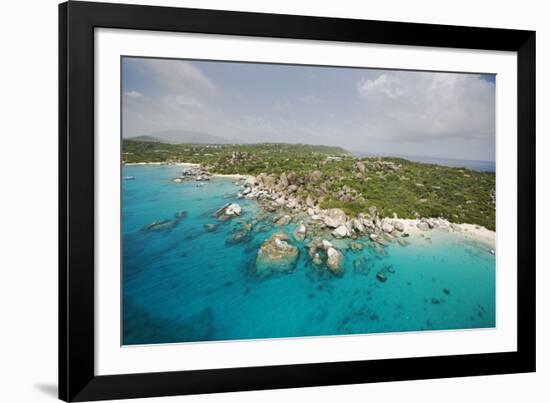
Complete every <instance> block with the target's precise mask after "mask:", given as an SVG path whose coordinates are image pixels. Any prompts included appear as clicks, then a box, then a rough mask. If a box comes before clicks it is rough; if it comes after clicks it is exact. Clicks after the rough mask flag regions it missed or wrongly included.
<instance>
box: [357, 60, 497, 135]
mask: <svg viewBox="0 0 550 403" xmlns="http://www.w3.org/2000/svg"><path fill="white" fill-rule="evenodd" d="M357 91H358V94H359V97H360V99H361V100H362V101H363V102H364V115H363V116H362V118H363V119H364V121H365V122H367V124H368V130H369V131H370V135H372V136H375V137H383V138H385V139H386V140H388V141H392V140H393V141H405V142H406V141H411V142H415V143H418V142H428V141H434V140H435V141H437V140H444V139H463V140H468V139H478V140H483V139H488V138H489V137H494V134H495V91H494V84H492V83H490V82H488V81H486V80H483V79H482V78H481V77H480V76H478V75H474V74H452V73H426V72H403V71H400V72H393V71H387V72H383V73H381V74H379V75H377V76H375V77H372V78H366V79H363V80H361V81H359V82H358V83H357Z"/></svg>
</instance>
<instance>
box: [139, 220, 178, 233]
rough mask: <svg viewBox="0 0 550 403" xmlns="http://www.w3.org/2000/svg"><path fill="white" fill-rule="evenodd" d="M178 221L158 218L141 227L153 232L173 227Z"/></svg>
mask: <svg viewBox="0 0 550 403" xmlns="http://www.w3.org/2000/svg"><path fill="white" fill-rule="evenodd" d="M178 223H179V220H177V219H176V220H160V221H153V222H152V223H150V224H147V225H146V226H145V227H143V230H144V231H147V232H153V231H166V230H170V229H172V228H175V227H176V226H177V225H178Z"/></svg>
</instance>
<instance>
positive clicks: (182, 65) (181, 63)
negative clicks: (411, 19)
mask: <svg viewBox="0 0 550 403" xmlns="http://www.w3.org/2000/svg"><path fill="white" fill-rule="evenodd" d="M122 102H123V122H122V127H123V137H124V138H128V137H135V136H139V135H154V134H156V133H159V132H163V131H173V130H182V131H190V132H201V133H207V134H210V135H215V136H219V137H223V138H226V139H228V140H231V141H235V142H245V143H257V142H285V143H306V144H324V145H335V146H341V147H344V148H345V149H347V150H348V151H351V152H362V153H374V154H380V155H417V156H429V157H436V158H456V159H470V160H485V161H494V160H495V76H494V75H480V74H463V73H440V72H420V71H404V70H380V69H366V68H345V67H319V66H298V65H280V64H260V63H239V62H218V61H191V60H179V59H151V58H123V62H122Z"/></svg>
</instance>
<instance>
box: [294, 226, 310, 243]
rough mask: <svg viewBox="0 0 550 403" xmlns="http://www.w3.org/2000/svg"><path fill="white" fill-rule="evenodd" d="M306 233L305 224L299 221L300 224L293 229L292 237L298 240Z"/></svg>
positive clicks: (302, 238) (301, 239)
mask: <svg viewBox="0 0 550 403" xmlns="http://www.w3.org/2000/svg"><path fill="white" fill-rule="evenodd" d="M306 233H307V228H306V226H305V225H304V224H302V223H300V224H298V226H297V227H296V229H295V230H294V238H296V239H298V240H300V241H303V240H304V238H305V237H306Z"/></svg>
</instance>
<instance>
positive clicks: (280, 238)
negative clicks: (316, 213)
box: [255, 233, 299, 276]
mask: <svg viewBox="0 0 550 403" xmlns="http://www.w3.org/2000/svg"><path fill="white" fill-rule="evenodd" d="M287 240H288V236H287V235H286V234H284V233H277V234H273V235H272V236H271V237H270V238H268V239H267V240H266V241H265V242H264V243H263V244H262V246H261V248H260V250H259V251H258V255H257V256H256V268H255V269H256V274H257V275H259V276H264V275H268V274H272V273H277V272H279V273H280V272H289V271H292V270H294V267H295V265H296V261H297V260H298V255H299V251H298V248H297V247H295V246H293V245H291V244H289V243H288V242H287Z"/></svg>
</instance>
